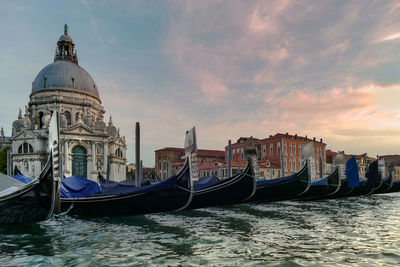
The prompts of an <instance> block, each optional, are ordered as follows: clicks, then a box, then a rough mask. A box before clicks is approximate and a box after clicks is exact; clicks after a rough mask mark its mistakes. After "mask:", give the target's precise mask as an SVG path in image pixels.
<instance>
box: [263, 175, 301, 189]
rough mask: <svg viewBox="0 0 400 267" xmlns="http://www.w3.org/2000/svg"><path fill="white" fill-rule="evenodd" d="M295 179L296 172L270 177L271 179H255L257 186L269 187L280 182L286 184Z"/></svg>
mask: <svg viewBox="0 0 400 267" xmlns="http://www.w3.org/2000/svg"><path fill="white" fill-rule="evenodd" d="M296 179H297V174H296V173H295V174H293V175H291V176H286V177H282V178H276V179H271V180H258V181H257V187H271V186H275V185H280V184H286V183H289V182H292V181H294V180H296Z"/></svg>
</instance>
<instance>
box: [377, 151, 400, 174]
mask: <svg viewBox="0 0 400 267" xmlns="http://www.w3.org/2000/svg"><path fill="white" fill-rule="evenodd" d="M378 158H379V159H384V160H385V166H386V171H387V172H388V168H389V167H391V166H393V167H394V176H395V177H394V178H395V179H396V180H399V179H400V155H382V156H378ZM386 174H387V175H389V173H386Z"/></svg>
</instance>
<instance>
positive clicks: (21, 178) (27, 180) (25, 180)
mask: <svg viewBox="0 0 400 267" xmlns="http://www.w3.org/2000/svg"><path fill="white" fill-rule="evenodd" d="M14 178H15V179H16V180H18V181H20V182H23V183H24V184H29V183H30V182H32V181H33V179H32V178H30V177H26V176H23V175H21V174H16V175H14Z"/></svg>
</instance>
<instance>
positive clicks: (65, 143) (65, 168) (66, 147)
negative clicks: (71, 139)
mask: <svg viewBox="0 0 400 267" xmlns="http://www.w3.org/2000/svg"><path fill="white" fill-rule="evenodd" d="M64 157H65V163H64V173H65V172H68V140H67V139H65V140H64ZM61 175H62V174H61Z"/></svg>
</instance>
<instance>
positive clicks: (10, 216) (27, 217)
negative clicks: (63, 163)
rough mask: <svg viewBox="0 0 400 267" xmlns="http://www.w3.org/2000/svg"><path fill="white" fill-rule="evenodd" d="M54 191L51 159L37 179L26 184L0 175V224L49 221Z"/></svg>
mask: <svg viewBox="0 0 400 267" xmlns="http://www.w3.org/2000/svg"><path fill="white" fill-rule="evenodd" d="M55 191H56V185H55V184H54V182H53V174H52V160H51V157H49V160H48V161H47V163H46V165H45V167H44V169H43V170H42V173H41V174H40V176H39V178H38V179H35V180H33V181H32V182H30V183H28V184H25V183H23V182H20V181H18V180H16V179H15V178H13V177H9V176H7V175H4V174H0V224H5V223H7V224H8V223H27V222H38V221H44V220H47V219H49V218H50V217H51V216H52V215H53V211H54V202H55V197H56V196H55Z"/></svg>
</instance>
